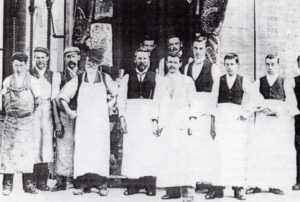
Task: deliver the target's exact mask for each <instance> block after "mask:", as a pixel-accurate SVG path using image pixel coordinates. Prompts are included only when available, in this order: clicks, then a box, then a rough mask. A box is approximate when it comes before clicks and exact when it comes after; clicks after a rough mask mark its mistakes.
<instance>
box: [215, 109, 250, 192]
mask: <svg viewBox="0 0 300 202" xmlns="http://www.w3.org/2000/svg"><path fill="white" fill-rule="evenodd" d="M241 114H242V107H241V105H237V104H231V103H222V104H218V106H217V113H216V133H217V136H216V141H217V143H218V144H219V146H220V158H219V159H221V161H220V167H219V169H218V172H219V176H220V178H219V180H218V182H217V183H218V184H221V185H225V186H226V185H228V186H245V183H246V181H245V180H246V179H245V178H246V165H245V164H246V151H247V147H246V137H247V136H246V123H247V122H246V121H240V120H238V117H239V116H240V115H241Z"/></svg>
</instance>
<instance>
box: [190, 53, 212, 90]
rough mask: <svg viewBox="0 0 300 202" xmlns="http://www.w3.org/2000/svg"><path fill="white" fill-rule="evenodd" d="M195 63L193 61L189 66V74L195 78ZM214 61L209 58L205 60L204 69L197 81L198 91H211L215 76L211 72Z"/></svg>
mask: <svg viewBox="0 0 300 202" xmlns="http://www.w3.org/2000/svg"><path fill="white" fill-rule="evenodd" d="M193 64H194V62H191V63H190V64H189V66H188V70H187V75H188V76H190V77H191V78H193V76H192V75H193V73H192V71H193ZM211 69H212V63H211V62H209V61H208V59H205V60H204V63H203V67H202V70H201V72H200V74H199V76H198V77H197V79H196V80H194V81H195V86H196V90H197V92H211V91H212V86H213V83H214V81H213V77H212V73H211Z"/></svg>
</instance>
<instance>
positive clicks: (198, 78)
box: [185, 36, 222, 197]
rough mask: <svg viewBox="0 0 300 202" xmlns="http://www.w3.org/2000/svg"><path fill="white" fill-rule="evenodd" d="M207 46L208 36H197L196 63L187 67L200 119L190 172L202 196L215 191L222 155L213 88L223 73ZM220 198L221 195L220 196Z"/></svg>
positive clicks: (194, 139) (196, 127) (186, 70)
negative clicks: (218, 138)
mask: <svg viewBox="0 0 300 202" xmlns="http://www.w3.org/2000/svg"><path fill="white" fill-rule="evenodd" d="M206 43H207V38H206V37H201V36H196V37H195V39H194V41H193V44H192V51H193V61H192V62H190V63H189V64H187V65H186V66H185V75H187V76H189V77H191V78H192V79H193V81H194V84H195V87H196V91H197V93H196V95H195V97H194V99H193V110H194V113H195V115H196V116H197V120H196V121H195V124H196V125H195V127H194V130H193V133H194V135H193V136H191V138H192V139H193V141H191V145H190V146H189V148H190V149H191V151H190V155H191V156H193V158H191V160H192V161H191V162H190V163H189V168H190V171H189V172H193V173H194V174H193V177H195V180H201V181H202V182H197V185H196V192H200V193H206V192H207V191H208V189H209V188H210V189H211V188H212V183H214V182H215V179H217V178H218V176H217V173H216V171H217V170H218V169H217V168H218V167H219V166H220V165H218V163H219V162H220V161H219V159H218V157H219V156H220V155H219V152H218V147H217V144H216V142H215V141H214V139H215V136H216V133H215V112H216V100H217V94H216V93H215V92H216V90H214V88H217V87H218V82H219V80H220V70H219V67H218V66H217V65H215V64H213V63H212V62H211V61H210V60H209V59H208V58H207V52H206ZM204 182H206V183H204ZM207 182H209V183H207ZM219 188H220V189H221V187H219ZM215 189H217V187H215ZM221 193H222V192H221ZM216 195H218V190H215V191H214V196H216ZM221 195H222V194H219V196H218V197H221ZM214 196H210V197H214Z"/></svg>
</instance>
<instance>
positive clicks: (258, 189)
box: [246, 187, 261, 194]
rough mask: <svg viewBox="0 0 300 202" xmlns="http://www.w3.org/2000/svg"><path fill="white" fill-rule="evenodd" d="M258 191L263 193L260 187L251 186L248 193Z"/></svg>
mask: <svg viewBox="0 0 300 202" xmlns="http://www.w3.org/2000/svg"><path fill="white" fill-rule="evenodd" d="M257 193H261V189H260V188H258V187H251V188H249V189H247V190H246V194H257Z"/></svg>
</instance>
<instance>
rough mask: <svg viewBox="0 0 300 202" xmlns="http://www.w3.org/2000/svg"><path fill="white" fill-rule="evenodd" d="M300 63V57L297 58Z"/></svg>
mask: <svg viewBox="0 0 300 202" xmlns="http://www.w3.org/2000/svg"><path fill="white" fill-rule="evenodd" d="M299 62H300V55H299V56H298V57H297V63H299Z"/></svg>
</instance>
